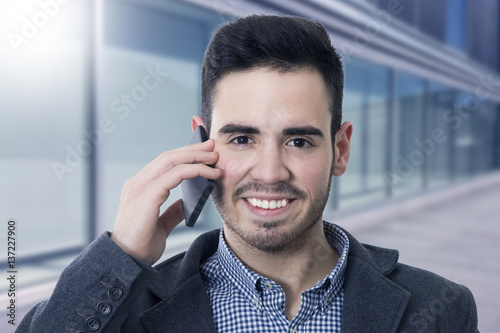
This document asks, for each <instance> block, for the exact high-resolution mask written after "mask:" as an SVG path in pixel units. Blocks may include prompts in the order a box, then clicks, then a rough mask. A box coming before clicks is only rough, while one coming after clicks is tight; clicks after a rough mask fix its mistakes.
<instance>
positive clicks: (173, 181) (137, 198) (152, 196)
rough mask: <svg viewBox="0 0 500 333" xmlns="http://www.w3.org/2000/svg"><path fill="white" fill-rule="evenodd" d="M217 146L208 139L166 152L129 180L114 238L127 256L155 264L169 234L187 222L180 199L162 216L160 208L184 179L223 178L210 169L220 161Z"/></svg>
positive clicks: (126, 183) (123, 191)
mask: <svg viewBox="0 0 500 333" xmlns="http://www.w3.org/2000/svg"><path fill="white" fill-rule="evenodd" d="M214 146H215V142H214V140H208V141H205V142H203V143H197V144H194V145H189V146H186V147H183V148H179V149H175V150H171V151H167V152H164V153H162V154H161V155H160V156H158V157H157V158H156V159H155V160H153V161H152V162H151V163H149V164H148V165H147V166H146V167H144V169H142V170H141V171H140V172H139V173H138V174H137V175H135V176H134V177H132V178H130V179H129V180H127V181H126V182H125V184H124V185H123V190H122V194H121V198H120V207H119V208H118V215H117V217H116V220H115V225H114V227H113V231H112V233H111V239H113V240H114V241H115V242H116V243H117V244H118V245H119V246H120V247H121V248H122V249H123V250H124V251H125V252H127V253H128V254H130V255H132V256H134V257H135V258H137V259H139V260H141V261H142V262H144V263H145V264H147V265H153V264H154V263H155V262H156V261H157V260H158V259H159V258H160V257H161V255H162V253H163V251H164V250H165V242H166V240H167V237H168V235H169V234H170V232H171V231H172V230H173V229H174V227H175V226H176V225H178V224H179V223H180V222H181V221H182V220H183V219H184V213H183V210H182V200H181V199H179V200H177V201H176V202H174V203H173V204H172V205H170V206H169V207H168V208H167V209H166V210H165V212H164V213H163V214H162V215H161V216H159V215H160V206H161V205H162V204H163V203H164V202H165V201H166V200H167V198H168V197H169V195H170V190H171V189H173V188H174V187H176V186H177V185H179V184H180V183H181V181H182V180H183V179H189V178H195V177H197V176H202V177H205V178H208V179H217V178H219V177H220V175H221V171H220V170H219V169H216V168H212V167H210V166H208V165H214V164H215V163H216V162H217V160H218V158H219V156H218V154H217V153H216V152H214V151H213V150H214Z"/></svg>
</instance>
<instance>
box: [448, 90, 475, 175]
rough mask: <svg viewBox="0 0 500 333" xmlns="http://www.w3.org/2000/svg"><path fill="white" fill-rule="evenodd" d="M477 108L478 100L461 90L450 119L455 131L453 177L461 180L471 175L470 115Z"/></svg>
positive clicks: (472, 137)
mask: <svg viewBox="0 0 500 333" xmlns="http://www.w3.org/2000/svg"><path fill="white" fill-rule="evenodd" d="M478 110H479V100H478V99H477V98H476V97H475V96H473V95H472V94H469V93H465V92H461V93H459V95H458V98H457V102H456V104H455V106H454V110H453V113H452V115H451V116H450V119H452V122H451V126H452V129H453V130H454V132H455V140H454V155H455V156H454V163H453V164H454V168H455V170H454V171H455V174H454V175H455V179H457V180H462V179H466V178H468V177H470V176H471V174H472V171H473V167H474V161H473V159H472V150H473V146H474V135H473V133H472V122H471V119H470V118H471V115H472V114H473V113H474V112H476V111H478Z"/></svg>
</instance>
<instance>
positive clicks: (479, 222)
mask: <svg viewBox="0 0 500 333" xmlns="http://www.w3.org/2000/svg"><path fill="white" fill-rule="evenodd" d="M499 180H500V177H499V175H498V174H497V175H490V176H487V177H484V178H482V179H479V180H478V181H476V182H472V183H470V184H466V185H464V186H462V187H460V186H458V187H454V188H450V189H449V191H450V193H441V192H439V193H436V194H434V198H433V197H432V195H431V196H430V199H431V200H429V197H428V198H427V199H426V200H427V204H421V205H420V207H418V206H419V205H418V204H413V206H414V207H413V209H412V204H408V203H407V202H405V203H402V204H401V205H402V206H403V207H402V208H401V209H400V213H399V214H394V207H395V205H394V204H393V205H391V206H392V210H393V215H392V216H385V217H383V218H378V219H377V218H376V216H377V215H382V216H383V215H384V211H383V209H382V210H381V214H377V213H376V212H374V211H370V212H367V213H366V214H365V216H364V218H363V217H361V218H360V216H357V217H355V218H344V219H342V218H339V219H338V221H336V222H337V223H338V224H340V225H342V226H343V227H345V228H346V229H347V230H350V231H351V232H352V233H353V234H354V236H355V237H356V238H357V239H358V240H360V241H361V242H364V243H369V244H373V245H377V246H382V247H387V248H394V249H398V250H399V253H400V262H403V263H406V264H409V265H412V266H417V267H420V268H423V269H426V270H429V271H432V272H434V273H437V274H439V275H441V276H443V277H445V278H447V279H449V280H452V281H454V282H457V283H460V284H463V285H465V286H467V287H468V288H469V289H470V290H471V291H472V293H473V295H474V298H475V300H476V304H477V308H478V319H479V329H480V331H481V332H482V333H499V332H500V259H499V258H500V181H499ZM444 192H446V191H444ZM396 206H397V204H396ZM361 215H362V214H361ZM370 216H371V217H372V218H371V222H370V218H369V217H370ZM351 227H352V228H351ZM351 229H352V230H351Z"/></svg>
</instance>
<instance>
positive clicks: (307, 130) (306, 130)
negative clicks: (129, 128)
mask: <svg viewBox="0 0 500 333" xmlns="http://www.w3.org/2000/svg"><path fill="white" fill-rule="evenodd" d="M282 133H283V135H316V136H319V137H321V138H322V137H324V135H323V132H321V130H319V129H318V128H316V127H312V126H299V127H290V128H285V129H284V130H283V132H282Z"/></svg>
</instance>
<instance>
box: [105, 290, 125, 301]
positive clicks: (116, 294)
mask: <svg viewBox="0 0 500 333" xmlns="http://www.w3.org/2000/svg"><path fill="white" fill-rule="evenodd" d="M108 295H109V297H110V298H111V299H112V300H115V301H116V300H119V299H120V298H122V295H123V290H121V289H120V288H118V287H111V288H109V290H108Z"/></svg>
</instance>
